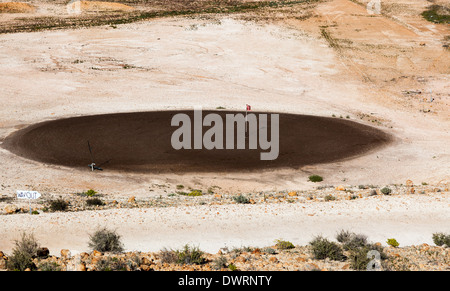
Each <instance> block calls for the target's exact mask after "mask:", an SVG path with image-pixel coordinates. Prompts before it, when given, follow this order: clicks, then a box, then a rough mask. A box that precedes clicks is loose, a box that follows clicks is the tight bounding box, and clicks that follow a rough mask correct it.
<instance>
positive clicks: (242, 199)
mask: <svg viewBox="0 0 450 291" xmlns="http://www.w3.org/2000/svg"><path fill="white" fill-rule="evenodd" d="M233 200H234V202H236V203H239V204H247V203H250V200H249V199H248V198H247V197H245V196H244V195H242V194H240V195H238V196H233Z"/></svg>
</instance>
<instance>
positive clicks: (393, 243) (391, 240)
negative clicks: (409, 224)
mask: <svg viewBox="0 0 450 291" xmlns="http://www.w3.org/2000/svg"><path fill="white" fill-rule="evenodd" d="M386 243H387V244H388V245H390V246H391V247H394V248H396V247H398V246H399V245H400V244H399V243H398V242H397V240H396V239H395V238H389V239H388V240H387V242H386Z"/></svg>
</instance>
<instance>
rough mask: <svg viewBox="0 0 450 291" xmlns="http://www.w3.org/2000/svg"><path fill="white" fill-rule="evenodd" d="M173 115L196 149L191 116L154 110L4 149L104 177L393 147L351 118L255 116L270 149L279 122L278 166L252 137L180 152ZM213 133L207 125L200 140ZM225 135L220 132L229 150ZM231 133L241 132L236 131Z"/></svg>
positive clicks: (292, 164)
mask: <svg viewBox="0 0 450 291" xmlns="http://www.w3.org/2000/svg"><path fill="white" fill-rule="evenodd" d="M211 113H215V114H217V115H218V116H220V117H221V118H222V120H223V125H224V126H226V118H227V116H230V115H231V116H237V115H239V114H242V115H244V116H245V113H243V112H232V111H222V110H219V111H203V112H202V115H201V117H202V118H204V117H205V116H207V115H209V114H211ZM176 114H186V115H187V116H189V118H190V120H192V124H191V127H192V144H193V143H194V141H193V139H194V138H193V136H194V133H193V132H194V130H195V129H194V111H154V112H136V113H116V114H104V115H92V116H81V117H72V118H66V119H58V120H53V121H46V122H42V123H38V124H34V125H31V126H29V127H26V128H24V129H22V130H19V131H17V132H15V133H13V134H11V135H10V136H9V137H7V138H6V139H5V141H4V143H3V147H4V148H6V149H8V150H9V151H11V152H13V153H15V154H17V155H19V156H22V157H25V158H28V159H32V160H37V161H40V162H43V163H49V164H56V165H63V166H69V167H76V168H79V167H83V168H85V169H86V170H88V168H87V167H88V165H89V164H90V163H91V162H95V163H96V164H97V165H99V166H102V168H103V169H104V170H123V171H134V172H154V173H164V172H174V173H184V172H214V171H217V172H227V171H251V170H259V169H273V168H299V167H301V166H304V165H311V164H315V163H326V162H333V161H338V160H342V159H345V158H349V157H353V156H357V155H361V154H363V153H365V152H367V151H369V150H372V149H374V148H376V147H380V146H382V145H384V144H386V143H387V142H389V141H390V137H389V136H388V135H387V134H386V133H384V132H382V131H380V130H378V129H375V128H372V127H369V126H366V125H362V124H360V123H357V122H353V121H350V120H346V119H340V118H327V117H319V116H310V115H295V114H285V113H280V114H278V113H267V112H266V113H264V112H253V111H252V112H251V113H250V114H253V115H254V116H255V117H256V120H257V122H258V123H260V122H261V116H262V115H266V116H267V139H266V140H267V141H268V142H272V141H271V137H273V136H272V130H274V129H275V128H272V126H271V125H272V123H271V121H272V119H273V118H274V117H273V115H271V114H277V115H278V118H279V126H278V131H279V141H278V147H279V149H278V156H277V158H276V159H275V160H261V153H262V152H269V151H270V149H266V150H264V149H262V148H261V147H260V146H259V145H258V146H257V148H256V149H250V148H249V143H248V140H249V139H250V137H247V142H246V146H245V149H237V146H235V147H234V149H227V148H226V147H225V146H224V149H211V150H208V149H205V148H202V149H178V150H176V149H174V147H173V146H172V143H171V139H172V135H173V134H174V132H175V131H176V130H177V129H179V128H180V127H178V126H172V125H171V121H172V118H173V117H174V116H175V115H176ZM181 125H182V124H181V123H180V126H181ZM211 125H213V126H214V124H211ZM210 128H211V126H209V127H208V126H203V127H202V136H203V134H205V132H207V131H208V129H210ZM249 128H250V126H249ZM226 131H227V130H225V129H224V130H223V140H224V144H225V142H226V141H225V140H226ZM234 132H235V133H236V132H238V127H237V124H236V128H235V131H234ZM236 141H237V134H235V142H236ZM88 143H89V145H90V149H91V152H92V155H91V152H90V150H89V146H88ZM272 145H274V143H273V142H272Z"/></svg>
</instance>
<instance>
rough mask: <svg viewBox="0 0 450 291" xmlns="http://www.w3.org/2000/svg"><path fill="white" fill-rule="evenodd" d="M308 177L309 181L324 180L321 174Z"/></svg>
mask: <svg viewBox="0 0 450 291" xmlns="http://www.w3.org/2000/svg"><path fill="white" fill-rule="evenodd" d="M308 179H309V181H311V182H314V183H316V182H322V181H323V178H322V177H321V176H319V175H311V176H309V177H308Z"/></svg>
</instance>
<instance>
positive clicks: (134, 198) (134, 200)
mask: <svg viewBox="0 0 450 291" xmlns="http://www.w3.org/2000/svg"><path fill="white" fill-rule="evenodd" d="M135 202H136V197H135V196H131V197H130V198H128V203H135Z"/></svg>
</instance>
